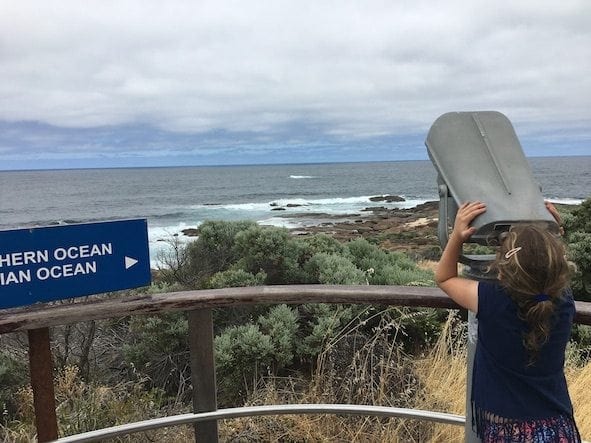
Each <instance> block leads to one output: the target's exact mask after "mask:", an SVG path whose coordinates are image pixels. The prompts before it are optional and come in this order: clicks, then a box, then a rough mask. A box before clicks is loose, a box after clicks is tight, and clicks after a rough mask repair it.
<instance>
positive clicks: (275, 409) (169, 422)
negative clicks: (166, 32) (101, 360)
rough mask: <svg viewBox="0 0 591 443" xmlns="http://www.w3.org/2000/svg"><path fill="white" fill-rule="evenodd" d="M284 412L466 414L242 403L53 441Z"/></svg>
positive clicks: (453, 421)
mask: <svg viewBox="0 0 591 443" xmlns="http://www.w3.org/2000/svg"><path fill="white" fill-rule="evenodd" d="M286 414H347V415H373V416H376V417H388V418H405V419H416V420H428V421H433V422H437V423H443V424H449V425H457V426H464V423H465V417H463V416H461V415H455V414H447V413H444V412H434V411H424V410H421V409H407V408H392V407H387V406H370V405H347V404H299V405H267V406H245V407H241V408H228V409H219V410H217V411H212V412H202V413H199V414H181V415H175V416H171V417H162V418H154V419H150V420H144V421H139V422H135V423H127V424H124V425H119V426H113V427H111V428H104V429H99V430H96V431H90V432H85V433H83V434H77V435H72V436H69V437H63V438H60V439H58V440H55V442H57V443H74V442H76V443H82V442H93V441H100V440H102V439H105V438H113V437H119V436H124V435H129V434H132V433H136V432H143V431H149V430H152V429H158V428H163V427H168V426H180V425H188V424H192V423H196V422H200V421H206V420H212V419H214V420H224V419H229V418H240V417H255V416H261V415H286Z"/></svg>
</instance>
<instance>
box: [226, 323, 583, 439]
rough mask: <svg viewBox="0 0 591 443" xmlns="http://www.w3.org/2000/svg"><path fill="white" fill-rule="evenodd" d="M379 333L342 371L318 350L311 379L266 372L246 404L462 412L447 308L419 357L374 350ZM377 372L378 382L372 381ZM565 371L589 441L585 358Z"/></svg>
mask: <svg viewBox="0 0 591 443" xmlns="http://www.w3.org/2000/svg"><path fill="white" fill-rule="evenodd" d="M382 332H383V331H382ZM379 337H380V333H379V332H377V333H376V335H375V336H374V337H373V338H372V339H371V340H369V341H368V342H367V343H366V344H364V345H363V346H362V347H361V348H360V349H358V350H357V351H356V352H354V358H353V362H352V363H351V365H350V366H349V368H347V370H343V369H342V368H337V370H336V371H335V368H334V367H332V366H331V365H330V364H328V363H327V361H329V360H330V358H331V353H330V352H328V353H325V354H323V356H322V357H321V364H320V365H319V367H318V370H317V371H316V372H315V373H314V375H313V377H312V379H311V380H309V381H305V380H298V381H294V380H293V379H290V380H285V379H268V380H266V381H265V382H264V383H263V384H261V385H260V386H259V387H258V388H257V390H256V392H255V394H254V397H253V400H252V402H251V403H250V404H251V405H255V404H257V405H259V404H260V405H262V404H281V403H339V402H343V403H346V402H348V403H356V404H376V405H385V406H395V407H407V408H416V409H423V410H432V411H439V412H447V413H453V414H459V415H464V414H465V402H466V349H465V346H464V343H465V324H463V323H461V322H459V321H457V319H456V316H455V315H454V314H450V317H449V319H448V321H447V322H446V324H445V326H444V329H443V331H442V334H441V336H440V339H439V341H438V342H437V343H436V345H435V346H434V347H433V349H432V350H431V351H430V352H429V353H428V354H427V355H426V356H425V357H424V358H422V359H415V360H410V359H409V358H408V357H407V356H404V355H403V354H402V353H401V351H400V349H399V348H398V347H397V346H396V345H395V344H393V343H391V342H390V343H388V347H387V348H382V349H378V348H379V347H380V346H382V345H384V343H383V342H382V341H381V340H380V339H379ZM382 337H383V335H382ZM341 340H342V339H341ZM378 343H379V344H380V345H379V346H378ZM331 347H333V348H334V344H329V345H328V348H329V349H330V348H331ZM378 350H379V351H380V352H384V351H386V355H387V356H388V357H387V358H385V359H384V360H382V363H380V364H379V365H378V366H379V368H380V369H379V371H377V372H376V370H375V369H376V368H375V366H374V367H373V369H372V365H371V359H369V358H368V356H369V355H371V354H372V353H375V352H376V351H378ZM378 360H379V359H378ZM378 374H379V377H380V378H381V379H380V381H379V382H377V381H376V380H375V376H378ZM566 376H567V380H568V382H569V389H570V394H571V397H572V400H573V405H574V409H575V415H576V419H577V424H578V426H579V430H580V432H581V435H582V437H583V438H584V439H586V440H589V439H591V401H590V400H591V394H590V391H589V386H591V362H589V361H586V362H584V364H581V363H580V362H578V363H576V362H575V359H574V358H573V359H569V360H568V361H567V367H566ZM356 387H357V388H358V389H356ZM343 396H344V397H343ZM220 430H221V431H222V435H223V441H245V442H246V441H269V442H279V441H283V442H285V441H288V442H300V441H301V442H304V441H306V442H307V441H315V442H378V441H379V442H421V443H423V442H430V443H456V442H463V440H464V430H463V428H462V427H459V426H451V425H442V424H435V423H429V422H420V421H416V420H400V419H377V418H372V417H352V416H347V417H342V416H332V415H325V416H317V415H315V416H306V415H302V416H276V417H256V418H247V419H240V420H232V421H227V422H226V423H224V424H223V425H222V426H221V428H220Z"/></svg>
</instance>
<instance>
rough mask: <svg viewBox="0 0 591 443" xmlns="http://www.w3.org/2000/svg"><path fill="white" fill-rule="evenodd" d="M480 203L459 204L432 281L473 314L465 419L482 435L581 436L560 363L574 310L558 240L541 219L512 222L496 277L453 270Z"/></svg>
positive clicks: (513, 438)
mask: <svg viewBox="0 0 591 443" xmlns="http://www.w3.org/2000/svg"><path fill="white" fill-rule="evenodd" d="M547 206H548V209H549V211H550V212H551V213H552V215H554V217H555V218H556V219H557V221H558V220H559V219H558V213H557V211H556V209H555V208H554V207H553V206H552V205H549V204H548V205H547ZM485 211H486V206H485V205H484V204H483V203H480V202H470V203H464V204H463V205H461V206H460V208H459V210H458V212H457V214H456V220H455V223H454V229H453V233H452V235H451V237H450V239H449V241H448V243H447V245H446V247H445V250H444V251H443V254H442V256H441V260H440V262H439V264H438V266H437V269H436V271H435V279H436V281H437V284H438V286H439V287H440V288H441V289H442V290H443V291H444V292H445V293H446V294H447V295H449V296H450V297H451V298H452V299H453V300H454V301H455V302H456V303H458V304H459V305H460V306H463V307H464V308H467V309H469V310H470V311H473V312H474V313H475V314H476V318H477V319H478V342H477V345H476V353H475V357H474V370H473V374H472V393H471V396H472V397H471V398H472V408H473V423H472V425H473V427H474V428H475V431H476V433H477V435H478V436H479V437H480V438H481V439H482V440H483V441H484V442H528V443H529V442H531V443H542V442H543V443H546V442H560V443H567V442H568V443H571V442H580V441H581V439H580V436H579V432H578V430H577V427H576V424H575V421H574V416H573V409H572V404H571V401H570V397H569V394H568V390H567V385H566V380H565V378H564V370H563V367H564V351H565V348H566V344H567V342H568V340H569V337H570V332H571V326H572V321H573V316H574V312H575V308H574V301H573V298H572V293H571V291H570V289H568V284H569V278H570V269H569V264H568V262H567V260H566V258H565V248H564V245H563V243H562V241H561V239H560V238H558V237H556V236H555V235H554V234H552V233H551V232H549V231H548V230H547V229H545V227H544V226H538V225H535V224H524V225H516V226H513V227H512V228H511V229H510V230H509V232H507V233H506V235H504V236H502V238H501V245H500V247H499V251H498V254H497V258H496V260H495V262H494V264H493V269H494V270H495V271H496V272H497V278H498V281H496V282H494V283H493V282H478V281H476V280H469V279H465V278H461V277H458V272H457V265H458V259H459V256H460V254H461V250H462V244H463V243H464V242H465V241H467V240H468V239H469V238H470V236H471V235H472V234H474V232H475V228H472V227H470V223H471V222H472V220H474V218H476V217H477V216H478V215H480V214H482V213H483V212H485Z"/></svg>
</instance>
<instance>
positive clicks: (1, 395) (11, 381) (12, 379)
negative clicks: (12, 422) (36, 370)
mask: <svg viewBox="0 0 591 443" xmlns="http://www.w3.org/2000/svg"><path fill="white" fill-rule="evenodd" d="M27 372H28V371H27V364H26V361H23V359H22V357H21V358H19V357H18V356H16V355H13V354H12V353H9V352H7V351H6V350H2V351H0V406H1V407H2V418H3V421H5V420H7V419H10V418H11V417H13V416H14V413H15V412H16V409H17V407H18V404H17V403H16V401H15V398H14V395H13V394H14V392H15V391H16V390H17V389H19V388H21V387H23V386H24V385H25V384H26V383H27V382H28V377H27V375H28V373H27Z"/></svg>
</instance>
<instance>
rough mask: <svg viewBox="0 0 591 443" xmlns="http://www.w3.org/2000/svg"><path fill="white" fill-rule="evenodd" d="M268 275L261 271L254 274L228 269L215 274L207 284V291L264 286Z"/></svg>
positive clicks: (242, 270)
mask: <svg viewBox="0 0 591 443" xmlns="http://www.w3.org/2000/svg"><path fill="white" fill-rule="evenodd" d="M266 279H267V274H265V272H263V271H261V272H258V273H257V274H252V273H250V272H247V271H245V270H244V269H228V270H226V271H221V272H218V273H216V274H214V275H213V276H212V277H211V278H210V279H209V280H208V281H207V282H206V283H205V284H204V287H205V288H206V289H221V288H242V287H246V286H260V285H264V284H265V281H266Z"/></svg>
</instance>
